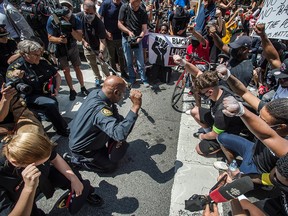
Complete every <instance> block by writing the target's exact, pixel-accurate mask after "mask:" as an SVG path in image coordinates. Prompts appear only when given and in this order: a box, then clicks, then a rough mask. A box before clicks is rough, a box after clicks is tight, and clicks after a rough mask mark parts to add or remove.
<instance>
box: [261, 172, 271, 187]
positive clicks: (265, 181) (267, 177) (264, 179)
mask: <svg viewBox="0 0 288 216" xmlns="http://www.w3.org/2000/svg"><path fill="white" fill-rule="evenodd" d="M261 182H262V184H263V185H273V184H272V182H271V181H270V173H263V174H262V175H261Z"/></svg>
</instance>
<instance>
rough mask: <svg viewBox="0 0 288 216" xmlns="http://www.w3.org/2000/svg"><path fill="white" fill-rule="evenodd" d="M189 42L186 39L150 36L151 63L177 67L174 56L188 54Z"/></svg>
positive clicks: (151, 34) (159, 35)
mask: <svg viewBox="0 0 288 216" xmlns="http://www.w3.org/2000/svg"><path fill="white" fill-rule="evenodd" d="M188 44H189V41H188V40H187V39H186V38H185V37H178V36H170V35H164V34H156V33H150V34H149V63H150V64H158V65H163V66H175V63H174V61H173V55H176V54H177V55H180V56H182V57H184V56H185V54H186V49H187V46H188Z"/></svg>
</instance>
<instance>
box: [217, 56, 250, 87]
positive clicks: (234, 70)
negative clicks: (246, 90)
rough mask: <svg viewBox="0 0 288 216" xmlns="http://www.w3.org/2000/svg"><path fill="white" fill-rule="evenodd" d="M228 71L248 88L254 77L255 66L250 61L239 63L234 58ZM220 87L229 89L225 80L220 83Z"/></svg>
mask: <svg viewBox="0 0 288 216" xmlns="http://www.w3.org/2000/svg"><path fill="white" fill-rule="evenodd" d="M228 69H229V70H230V72H231V74H232V75H234V76H235V77H236V78H237V79H239V80H240V81H241V82H242V83H243V84H244V85H245V86H246V87H247V86H248V85H249V83H250V81H251V79H252V77H253V65H252V63H251V61H250V60H249V59H247V60H244V61H238V60H237V59H233V58H232V59H231V60H230V62H229V65H228ZM220 85H223V86H226V87H228V85H227V83H226V82H224V81H223V80H221V81H220Z"/></svg>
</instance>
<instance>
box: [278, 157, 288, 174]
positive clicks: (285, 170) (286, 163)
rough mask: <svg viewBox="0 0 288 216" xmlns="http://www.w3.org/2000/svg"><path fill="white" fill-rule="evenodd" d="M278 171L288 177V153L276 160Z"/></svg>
mask: <svg viewBox="0 0 288 216" xmlns="http://www.w3.org/2000/svg"><path fill="white" fill-rule="evenodd" d="M276 167H277V170H278V172H279V173H280V174H281V175H282V176H283V177H285V178H286V179H288V154H286V155H285V156H283V157H281V158H279V159H278V161H277V162H276Z"/></svg>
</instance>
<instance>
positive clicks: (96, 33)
mask: <svg viewBox="0 0 288 216" xmlns="http://www.w3.org/2000/svg"><path fill="white" fill-rule="evenodd" d="M77 16H78V17H79V19H80V20H81V23H82V31H83V37H84V39H85V40H86V41H87V42H88V43H89V45H90V47H91V48H92V49H93V50H97V51H98V50H99V46H100V41H99V39H105V38H106V31H105V27H104V24H103V22H102V20H100V19H99V17H98V16H97V15H96V16H95V18H94V20H93V21H92V22H91V23H89V22H88V21H87V20H86V19H85V16H84V12H80V13H78V14H77Z"/></svg>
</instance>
